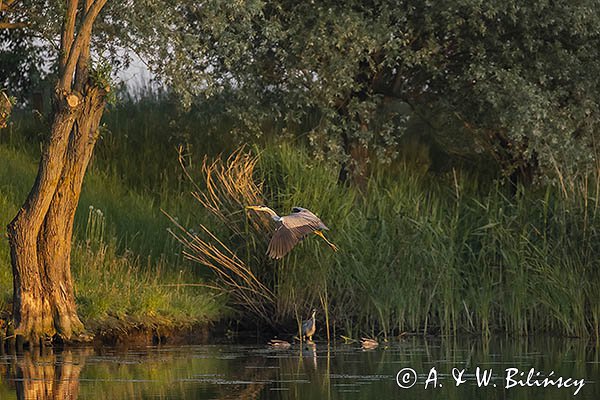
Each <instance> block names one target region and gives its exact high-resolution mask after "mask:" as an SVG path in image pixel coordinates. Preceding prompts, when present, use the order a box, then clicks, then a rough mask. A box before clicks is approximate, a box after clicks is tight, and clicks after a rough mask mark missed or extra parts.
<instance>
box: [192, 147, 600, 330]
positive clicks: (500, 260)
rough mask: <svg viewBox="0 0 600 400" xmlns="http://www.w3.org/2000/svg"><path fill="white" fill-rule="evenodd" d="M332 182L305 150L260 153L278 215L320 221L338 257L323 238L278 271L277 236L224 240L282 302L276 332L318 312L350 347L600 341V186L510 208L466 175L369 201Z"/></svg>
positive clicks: (400, 181)
mask: <svg viewBox="0 0 600 400" xmlns="http://www.w3.org/2000/svg"><path fill="white" fill-rule="evenodd" d="M335 172H336V171H335V170H334V169H331V167H330V165H328V164H326V163H323V162H320V161H315V160H314V159H313V158H312V157H310V156H309V154H308V153H306V152H305V151H303V150H300V149H298V148H294V147H291V146H289V145H287V144H282V145H275V146H273V145H272V146H269V147H267V148H266V149H264V150H261V152H260V161H259V164H258V172H257V180H258V181H264V186H263V188H264V194H265V196H266V200H267V204H268V205H269V206H271V207H273V208H275V209H276V210H277V211H279V212H280V214H281V215H285V214H287V212H288V211H289V210H290V209H291V208H292V207H293V206H303V207H307V208H309V209H311V210H312V211H314V212H316V213H317V215H319V216H320V217H321V218H322V219H323V221H324V222H325V224H327V225H328V226H329V227H330V228H331V231H330V232H328V236H329V238H330V239H331V240H332V241H333V242H334V243H336V244H337V245H338V246H339V248H340V251H339V252H338V253H333V252H331V251H330V249H329V248H328V247H327V246H325V245H324V243H322V242H321V241H320V240H319V239H318V238H316V237H315V238H307V239H306V240H304V241H302V242H301V243H300V244H299V245H298V246H297V247H296V248H295V249H294V250H293V251H292V253H290V254H289V255H288V256H286V257H285V258H284V259H283V260H281V261H272V260H267V259H266V257H265V256H264V255H263V254H264V252H265V251H266V240H265V239H267V236H268V235H269V234H268V233H267V232H263V233H262V234H260V233H259V234H258V235H256V234H253V233H252V232H253V231H252V230H249V229H246V231H245V233H244V235H243V236H240V235H237V234H236V233H235V232H233V231H231V230H229V229H228V228H226V227H225V226H224V225H223V224H221V227H220V228H218V229H217V231H216V232H217V235H218V237H219V238H220V240H221V241H223V242H224V243H226V245H227V246H228V247H230V248H232V249H234V250H235V252H236V255H237V257H240V258H241V260H243V262H244V263H245V265H247V266H248V268H249V269H250V270H251V271H252V273H254V274H256V276H258V278H259V280H261V282H263V283H265V284H267V285H268V287H269V289H270V290H271V291H272V292H273V294H274V302H273V312H272V314H271V315H270V318H272V319H273V320H274V321H278V322H279V323H282V324H284V325H285V324H286V322H285V321H288V322H287V323H288V324H289V325H288V326H293V323H291V322H289V321H291V320H293V318H298V315H304V314H305V313H306V312H307V310H310V309H311V308H313V307H317V308H318V309H319V310H321V312H320V313H319V314H320V315H321V316H323V315H328V318H329V322H330V327H331V328H332V329H335V330H336V332H338V334H339V333H341V332H343V333H344V334H346V335H349V336H352V337H359V336H360V335H365V334H369V335H378V334H383V335H390V334H398V333H400V332H404V331H412V332H424V333H425V332H439V333H443V334H456V333H457V332H473V333H480V334H484V335H488V334H490V332H495V331H506V332H510V333H515V334H521V335H527V334H532V333H539V332H555V333H560V334H564V335H576V336H584V335H597V334H598V331H597V329H596V327H597V323H598V317H599V312H600V308H599V306H600V303H599V302H598V300H597V293H598V290H600V287H599V286H598V285H599V284H600V276H599V275H598V271H599V269H598V261H597V257H595V256H594V255H595V254H597V253H598V251H600V248H599V247H598V243H600V236H599V235H600V230H598V224H599V223H600V221H599V220H598V217H597V215H598V205H597V202H596V201H595V199H597V198H598V195H599V194H600V193H598V189H597V188H598V187H600V186H599V183H598V182H600V180H599V179H600V176H599V175H597V174H594V175H590V176H588V177H587V178H586V179H587V180H584V181H576V182H575V181H574V182H572V185H570V186H568V188H567V186H565V189H564V190H559V189H556V188H553V187H551V186H548V187H546V188H544V189H543V190H542V189H540V190H539V191H538V190H534V189H527V190H525V189H524V188H523V187H521V188H520V191H519V193H518V194H517V195H516V196H514V197H513V196H511V195H510V193H509V191H508V190H507V189H506V188H504V187H502V186H499V185H497V184H488V185H485V186H479V185H478V184H477V182H478V180H477V179H476V177H473V176H469V175H463V174H461V173H459V172H457V171H454V172H453V173H450V174H448V175H445V176H440V177H437V178H431V177H427V176H425V175H417V174H415V172H414V170H413V169H411V168H409V167H408V166H406V165H404V167H402V166H397V169H396V171H395V173H394V174H390V173H383V172H382V173H381V174H378V175H374V176H372V177H371V178H370V180H369V184H368V187H367V189H366V192H364V193H360V192H359V191H358V190H357V189H356V188H353V187H345V186H340V185H338V184H336V176H337V175H336V173H335ZM569 188H570V189H569ZM222 204H223V205H225V204H227V201H226V200H225V199H223V203H222ZM223 207H225V206H223ZM221 211H223V212H225V213H226V215H230V218H232V221H233V219H235V220H236V221H237V220H238V219H239V216H238V215H237V214H236V213H233V212H232V211H231V210H229V209H226V208H223V209H222V210H221ZM248 218H249V219H252V218H258V216H256V215H250V216H248ZM232 223H233V222H232ZM225 225H226V226H229V225H228V224H225ZM215 226H218V225H216V224H215ZM207 240H208V241H209V242H210V241H211V240H212V239H210V238H207ZM215 245H216V244H215ZM188 251H193V249H188ZM321 320H323V317H321Z"/></svg>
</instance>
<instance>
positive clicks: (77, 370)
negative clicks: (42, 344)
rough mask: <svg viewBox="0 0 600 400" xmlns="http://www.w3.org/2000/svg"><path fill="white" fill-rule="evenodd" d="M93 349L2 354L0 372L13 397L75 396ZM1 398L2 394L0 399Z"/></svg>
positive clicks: (55, 399)
mask: <svg viewBox="0 0 600 400" xmlns="http://www.w3.org/2000/svg"><path fill="white" fill-rule="evenodd" d="M92 353H93V349H91V348H89V349H79V350H77V351H72V350H65V351H62V352H60V353H58V354H55V353H54V352H53V350H52V349H49V348H44V349H36V350H35V351H31V352H25V353H23V354H22V355H19V356H18V357H17V356H12V357H10V356H9V357H5V360H7V361H8V362H6V363H3V365H2V375H3V376H4V377H6V378H7V381H9V382H13V383H14V390H15V394H16V398H17V399H32V400H63V399H77V398H78V397H79V375H80V374H81V370H82V369H83V366H84V365H85V359H86V357H87V356H88V355H90V354H92ZM4 398H5V397H4V396H3V397H2V399H4Z"/></svg>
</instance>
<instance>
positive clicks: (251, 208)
mask: <svg viewBox="0 0 600 400" xmlns="http://www.w3.org/2000/svg"><path fill="white" fill-rule="evenodd" d="M246 210H254V211H259V210H260V207H259V206H246Z"/></svg>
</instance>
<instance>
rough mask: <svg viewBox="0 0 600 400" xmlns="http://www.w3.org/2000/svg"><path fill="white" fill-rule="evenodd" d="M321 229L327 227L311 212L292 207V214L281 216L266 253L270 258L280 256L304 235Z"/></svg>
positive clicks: (288, 250) (287, 251)
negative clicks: (279, 223)
mask: <svg viewBox="0 0 600 400" xmlns="http://www.w3.org/2000/svg"><path fill="white" fill-rule="evenodd" d="M322 229H328V228H327V227H326V226H325V224H323V222H322V221H321V220H320V219H319V217H317V216H316V215H315V214H313V213H312V212H310V211H308V210H307V209H304V208H299V207H294V209H293V212H292V214H290V215H286V216H285V217H282V218H281V225H280V226H279V228H277V230H276V231H275V234H274V235H273V238H272V239H271V241H270V242H269V248H268V250H267V254H268V256H269V257H271V258H275V259H278V258H281V257H283V256H285V255H286V254H287V253H289V252H290V250H292V248H294V246H295V245H296V244H297V243H298V242H299V241H300V240H302V239H303V238H304V237H305V236H306V235H308V234H310V233H312V232H314V231H317V230H322Z"/></svg>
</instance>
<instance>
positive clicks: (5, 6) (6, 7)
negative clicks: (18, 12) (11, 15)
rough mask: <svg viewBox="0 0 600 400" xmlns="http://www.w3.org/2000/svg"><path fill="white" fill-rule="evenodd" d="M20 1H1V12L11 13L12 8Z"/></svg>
mask: <svg viewBox="0 0 600 400" xmlns="http://www.w3.org/2000/svg"><path fill="white" fill-rule="evenodd" d="M17 1H18V0H6V1H2V0H0V11H2V12H11V11H13V10H12V8H13V6H14V5H15V3H16V2H17Z"/></svg>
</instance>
